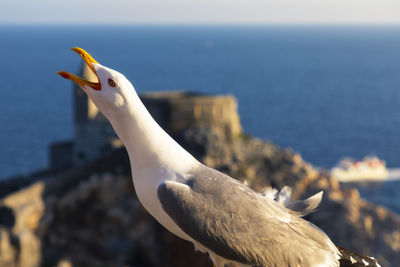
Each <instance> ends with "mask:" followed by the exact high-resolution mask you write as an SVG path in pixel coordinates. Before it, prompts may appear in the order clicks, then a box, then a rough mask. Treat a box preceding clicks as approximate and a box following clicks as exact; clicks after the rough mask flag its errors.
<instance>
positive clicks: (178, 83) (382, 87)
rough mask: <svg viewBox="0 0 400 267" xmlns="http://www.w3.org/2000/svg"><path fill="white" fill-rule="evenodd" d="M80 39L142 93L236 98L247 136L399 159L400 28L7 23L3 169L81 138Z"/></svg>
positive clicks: (328, 157)
mask: <svg viewBox="0 0 400 267" xmlns="http://www.w3.org/2000/svg"><path fill="white" fill-rule="evenodd" d="M74 46H80V47H83V48H85V49H86V50H88V51H89V52H91V54H92V55H93V56H94V57H95V58H96V59H97V60H98V61H99V62H100V63H102V64H104V65H106V66H109V67H111V68H114V69H117V70H119V71H120V72H122V73H124V74H125V76H127V78H128V79H130V80H131V81H132V82H133V84H134V86H135V88H136V89H137V90H138V91H139V92H147V91H151V90H173V89H187V90H195V91H198V92H204V93H212V94H234V95H235V96H236V97H237V99H238V101H239V113H240V117H241V122H242V125H243V128H244V130H245V131H246V132H248V133H250V134H252V135H254V136H257V137H260V138H262V139H266V140H270V141H272V142H274V143H276V144H278V145H279V146H281V147H291V148H292V149H294V150H295V151H297V152H299V153H300V154H301V155H302V156H303V158H304V159H305V160H307V161H309V162H311V163H313V164H314V165H316V166H319V167H325V168H329V167H332V166H333V165H334V164H335V163H337V162H338V161H339V159H340V158H342V157H343V156H350V157H353V158H362V157H363V156H364V155H366V154H374V155H377V156H379V157H381V158H383V159H385V160H386V161H387V163H388V166H391V167H397V166H400V157H399V152H400V138H399V137H400V52H399V51H400V26H379V27H378V26H375V27H373V26H368V27H367V26H364V27H356V26H352V27H349V26H229V27H228V26H218V27H213V26H0V62H1V64H0V78H1V84H0V92H1V97H0V125H1V126H0V127H1V128H0V129H1V130H0V147H1V153H0V177H6V176H9V175H14V174H18V173H27V172H30V171H32V170H36V169H40V168H43V167H45V166H46V165H47V146H48V144H49V143H51V142H53V141H57V140H64V139H69V138H71V137H72V134H73V125H72V97H71V96H72V93H71V83H69V82H67V81H65V80H63V79H61V78H60V77H59V76H58V75H57V74H56V71H59V70H66V71H72V72H77V71H78V70H79V66H80V63H81V59H80V58H79V56H77V55H76V54H74V53H73V52H71V51H69V48H71V47H74Z"/></svg>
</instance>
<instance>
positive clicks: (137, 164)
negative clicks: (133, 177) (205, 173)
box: [110, 93, 197, 171]
mask: <svg viewBox="0 0 400 267" xmlns="http://www.w3.org/2000/svg"><path fill="white" fill-rule="evenodd" d="M130 100H131V101H132V103H129V104H130V105H129V106H130V107H131V108H130V109H128V110H129V112H125V113H123V114H118V115H117V116H115V119H110V121H111V124H112V125H113V127H114V130H115V131H116V133H117V135H118V136H119V137H120V139H121V140H122V142H123V143H124V145H125V147H126V149H127V151H128V154H129V158H130V161H131V165H132V169H133V170H139V169H145V168H154V167H161V168H168V169H174V170H180V168H181V167H180V166H190V167H191V166H193V164H196V163H197V160H196V159H195V158H194V157H193V156H192V155H191V154H189V153H188V152H187V151H186V150H185V149H183V148H182V147H181V146H180V145H179V144H178V143H177V142H176V141H175V140H173V139H172V138H171V137H170V136H169V135H168V134H167V133H166V132H165V131H164V130H163V129H162V128H161V127H160V126H159V125H158V124H157V122H156V121H155V120H154V119H153V117H152V116H151V115H150V113H149V112H148V111H147V109H146V107H145V106H144V104H143V103H142V101H141V100H140V98H139V96H138V95H137V94H136V93H134V96H133V97H130ZM181 171H185V170H181Z"/></svg>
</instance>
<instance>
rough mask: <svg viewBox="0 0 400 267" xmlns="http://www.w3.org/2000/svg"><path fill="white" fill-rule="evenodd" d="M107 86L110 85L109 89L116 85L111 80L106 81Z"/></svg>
mask: <svg viewBox="0 0 400 267" xmlns="http://www.w3.org/2000/svg"><path fill="white" fill-rule="evenodd" d="M108 85H110V86H111V87H115V86H116V85H117V84H116V83H115V82H114V80H113V79H108Z"/></svg>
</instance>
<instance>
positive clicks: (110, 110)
mask: <svg viewBox="0 0 400 267" xmlns="http://www.w3.org/2000/svg"><path fill="white" fill-rule="evenodd" d="M71 50H73V51H75V52H76V53H78V54H79V55H80V56H81V57H82V59H83V60H84V61H85V63H86V64H87V65H88V67H89V68H90V69H91V70H92V71H93V73H94V74H95V75H96V77H97V80H98V81H97V82H92V81H88V80H85V79H83V78H81V77H79V76H76V75H74V74H71V73H68V72H65V71H59V72H58V74H59V75H61V76H62V77H63V78H65V79H69V80H71V81H73V82H75V83H76V84H78V85H79V86H80V87H81V88H82V89H83V90H84V91H85V92H86V94H87V95H88V97H89V98H90V99H91V100H92V101H93V102H94V104H95V105H96V106H97V108H98V109H100V110H101V111H102V112H103V113H104V115H106V116H107V117H108V115H112V114H121V113H124V112H129V109H130V105H129V104H128V103H129V99H132V98H131V94H132V93H134V88H133V86H132V84H131V83H130V82H129V80H128V79H126V78H125V76H124V75H123V74H121V73H119V72H118V71H115V70H113V69H110V68H107V67H105V66H103V65H101V64H100V63H98V62H97V61H96V60H95V59H93V57H92V56H91V55H90V54H89V53H88V52H86V51H85V50H83V49H82V48H79V47H74V48H72V49H71Z"/></svg>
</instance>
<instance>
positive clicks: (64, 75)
mask: <svg viewBox="0 0 400 267" xmlns="http://www.w3.org/2000/svg"><path fill="white" fill-rule="evenodd" d="M57 73H58V74H59V75H61V76H62V77H63V78H64V79H70V77H71V76H70V75H69V74H68V73H66V72H64V71H59V72H57Z"/></svg>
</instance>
